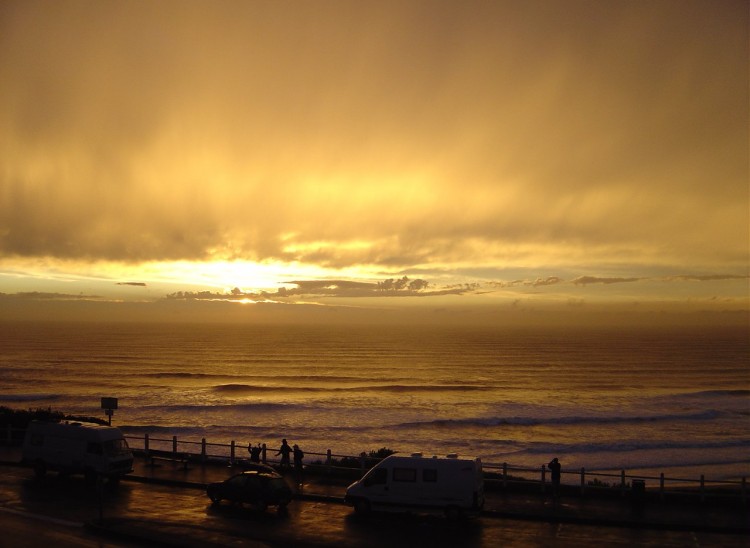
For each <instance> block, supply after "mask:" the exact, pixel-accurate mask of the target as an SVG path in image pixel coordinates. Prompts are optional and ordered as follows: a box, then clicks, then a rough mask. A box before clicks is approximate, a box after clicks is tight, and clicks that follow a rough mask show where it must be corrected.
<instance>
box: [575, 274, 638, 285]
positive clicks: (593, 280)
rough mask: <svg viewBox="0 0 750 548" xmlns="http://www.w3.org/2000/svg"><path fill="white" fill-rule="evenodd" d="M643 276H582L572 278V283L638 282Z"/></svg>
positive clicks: (607, 283) (606, 283)
mask: <svg viewBox="0 0 750 548" xmlns="http://www.w3.org/2000/svg"><path fill="white" fill-rule="evenodd" d="M642 279H643V278H599V277H596V276H580V277H578V278H576V279H574V280H572V283H574V284H575V285H588V284H605V285H610V284H621V283H631V282H638V281H641V280H642Z"/></svg>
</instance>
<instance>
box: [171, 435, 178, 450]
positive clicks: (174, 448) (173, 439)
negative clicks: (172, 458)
mask: <svg viewBox="0 0 750 548" xmlns="http://www.w3.org/2000/svg"><path fill="white" fill-rule="evenodd" d="M172 453H177V436H172Z"/></svg>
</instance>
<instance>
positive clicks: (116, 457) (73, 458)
mask: <svg viewBox="0 0 750 548" xmlns="http://www.w3.org/2000/svg"><path fill="white" fill-rule="evenodd" d="M23 462H25V463H26V464H29V465H31V466H33V467H34V471H35V472H36V474H37V476H39V477H41V476H44V474H45V473H46V472H47V470H56V471H58V472H61V473H66V474H84V475H85V476H86V478H87V479H88V480H95V479H96V478H97V477H107V478H109V479H110V480H114V481H117V480H118V479H119V478H120V477H121V476H123V475H125V474H127V473H129V472H132V471H133V453H132V452H131V451H130V448H129V447H128V442H127V441H125V438H124V437H123V435H122V432H120V429H119V428H115V427H112V426H101V425H98V424H90V423H81V422H42V421H32V422H31V423H29V427H28V429H27V430H26V437H25V439H24V442H23Z"/></svg>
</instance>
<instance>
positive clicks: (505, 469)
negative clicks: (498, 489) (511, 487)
mask: <svg viewBox="0 0 750 548" xmlns="http://www.w3.org/2000/svg"><path fill="white" fill-rule="evenodd" d="M507 488H508V463H507V462H504V463H503V489H507Z"/></svg>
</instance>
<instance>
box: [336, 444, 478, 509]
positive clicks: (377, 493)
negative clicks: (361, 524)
mask: <svg viewBox="0 0 750 548" xmlns="http://www.w3.org/2000/svg"><path fill="white" fill-rule="evenodd" d="M345 500H346V502H347V503H348V504H350V505H351V506H354V510H355V511H356V512H357V513H362V514H366V513H368V512H369V511H370V510H387V511H410V510H415V511H420V510H422V511H424V510H440V511H443V512H445V513H446V515H448V516H458V515H461V514H470V513H476V512H479V510H481V509H482V507H483V506H484V478H483V475H482V461H481V460H480V459H478V458H476V457H459V456H458V455H456V454H451V455H448V456H446V457H438V456H434V457H424V456H423V455H422V454H421V453H414V454H412V455H411V456H408V457H407V456H398V455H391V456H389V457H386V458H385V459H383V460H382V461H380V462H379V463H378V464H377V465H376V466H375V467H373V468H372V469H371V470H370V471H369V472H367V474H365V476H364V477H363V478H362V479H360V480H359V481H357V482H355V483H353V484H351V485H350V486H349V487H348V488H347V490H346V497H345Z"/></svg>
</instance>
